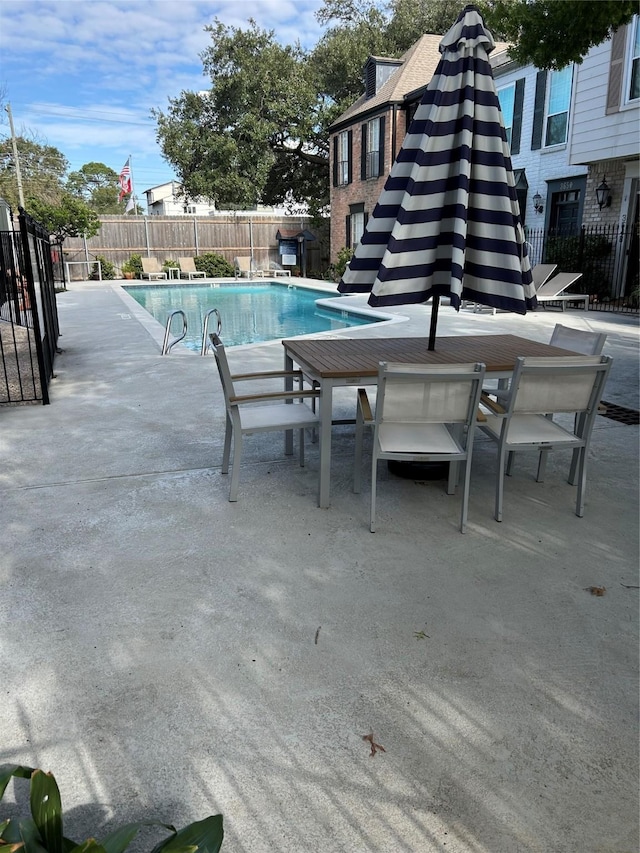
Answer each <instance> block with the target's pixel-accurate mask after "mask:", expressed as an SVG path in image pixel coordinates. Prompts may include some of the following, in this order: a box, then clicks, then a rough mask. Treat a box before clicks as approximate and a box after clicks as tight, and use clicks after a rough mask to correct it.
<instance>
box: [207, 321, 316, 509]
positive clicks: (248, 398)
mask: <svg viewBox="0 0 640 853" xmlns="http://www.w3.org/2000/svg"><path fill="white" fill-rule="evenodd" d="M209 339H210V341H211V347H212V349H213V352H214V355H215V357H216V363H217V365H218V372H219V374H220V381H221V383H222V390H223V391H224V400H225V405H226V409H227V417H226V428H225V434H224V451H223V455H222V473H223V474H228V473H229V458H230V455H231V440H232V439H233V463H232V468H231V485H230V487H229V500H230V501H232V502H233V501H237V500H238V481H239V479H240V459H241V457H242V439H243V437H244V436H245V435H251V434H252V433H255V432H286V431H287V430H294V429H297V430H299V432H300V465H302V466H303V465H304V431H305V429H307V428H313V429H315V428H316V427H317V426H318V425H319V423H320V420H319V417H318V415H316V414H315V412H313V411H312V410H311V408H310V407H309V406H308V405H307V404H306V403H305V402H303V398H305V399H306V398H310V399H313V400H315V399H317V398H318V397H319V396H320V391H318V390H315V391H309V390H305V389H304V388H303V382H304V376H303V374H302V371H301V370H292V371H270V372H267V373H243V374H237V375H235V376H232V374H231V371H230V370H229V364H228V362H227V355H226V353H225V349H224V345H223V343H222V341H221V340H220V338H219V337H218V335H217V334H215V333H213V334H211V335H209ZM268 379H284V380H286V379H288V380H289V381H291V382H292V383H293V380H294V379H295V380H297V382H298V386H299V387H298V388H297V389H294V390H291V391H287V390H286V389H285V390H278V391H261V392H259V393H255V394H246V393H244V391H243V392H241V393H238V392H237V391H236V387H235V383H236V382H248V381H251V380H268ZM255 403H257V404H258V405H254V404H255ZM267 404H269V405H267Z"/></svg>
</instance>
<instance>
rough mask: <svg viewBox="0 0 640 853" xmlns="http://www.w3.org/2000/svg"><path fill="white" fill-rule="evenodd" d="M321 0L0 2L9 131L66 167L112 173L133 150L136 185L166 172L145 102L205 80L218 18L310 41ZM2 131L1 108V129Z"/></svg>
mask: <svg viewBox="0 0 640 853" xmlns="http://www.w3.org/2000/svg"><path fill="white" fill-rule="evenodd" d="M321 5H322V0H114V2H103V0H0V101H2V103H4V104H6V103H7V102H8V103H9V104H10V105H11V112H12V114H13V123H14V127H15V132H16V135H18V136H19V135H25V136H28V137H29V138H35V140H36V141H37V142H39V143H41V144H47V145H52V146H54V147H55V148H58V149H59V150H60V151H61V152H62V153H63V154H64V155H65V157H66V158H67V160H68V161H69V164H70V171H75V170H78V169H79V168H80V167H81V166H83V165H84V164H85V163H90V162H98V163H104V164H105V165H107V166H110V167H111V168H112V169H114V171H116V172H118V173H120V171H121V169H122V167H123V166H124V164H125V162H126V161H127V158H129V156H130V157H131V172H132V175H133V182H134V192H135V195H136V196H137V197H141V196H142V194H143V193H144V191H145V190H147V189H150V188H151V187H154V186H158V185H159V184H162V183H165V182H166V181H170V180H172V178H174V177H175V176H174V173H173V170H172V169H171V166H170V165H169V164H168V163H166V162H165V161H164V159H163V157H162V153H161V151H160V147H159V146H158V144H157V142H156V138H155V129H156V125H155V121H154V119H153V118H152V117H151V115H150V111H151V109H152V108H156V109H160V110H163V111H164V110H166V108H167V106H168V101H169V98H172V97H176V96H178V95H179V94H180V93H181V92H182V91H196V92H197V91H202V90H204V89H207V88H209V86H210V81H209V78H207V77H205V76H204V75H203V72H202V62H201V60H200V54H201V53H202V51H203V50H204V49H205V48H206V47H207V46H208V45H209V44H210V36H209V34H208V33H206V32H205V31H204V27H205V26H206V25H207V24H211V23H213V21H214V18H218V19H219V20H220V21H222V23H224V24H226V25H228V26H234V27H240V28H244V27H246V26H247V25H248V20H249V18H253V19H254V20H255V21H256V22H257V23H258V25H259V26H260V27H262V28H264V29H268V30H273V31H274V32H275V37H276V39H277V40H278V41H279V42H281V43H282V44H294V43H295V41H296V40H300V42H301V44H302V46H303V47H308V48H309V47H313V45H315V44H316V42H317V41H318V39H319V38H320V35H321V28H320V26H319V24H318V22H317V21H316V19H315V12H316V11H317V10H318V9H319V8H320V6H321ZM8 135H9V121H8V114H7V112H6V111H5V110H2V111H1V113H0V136H8Z"/></svg>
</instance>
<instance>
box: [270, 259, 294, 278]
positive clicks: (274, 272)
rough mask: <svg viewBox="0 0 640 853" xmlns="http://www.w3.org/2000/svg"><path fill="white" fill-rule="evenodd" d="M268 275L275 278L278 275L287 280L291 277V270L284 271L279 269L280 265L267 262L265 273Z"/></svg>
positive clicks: (281, 268)
mask: <svg viewBox="0 0 640 853" xmlns="http://www.w3.org/2000/svg"><path fill="white" fill-rule="evenodd" d="M267 272H268V273H269V275H272V276H274V277H277V276H279V275H281V276H285V277H287V278H290V277H291V270H286V269H285V268H284V267H281V266H280V264H278V263H276V261H269V269H268V271H267Z"/></svg>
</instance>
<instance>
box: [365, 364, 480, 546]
mask: <svg viewBox="0 0 640 853" xmlns="http://www.w3.org/2000/svg"><path fill="white" fill-rule="evenodd" d="M484 373H485V366H484V364H438V365H424V364H395V363H394V364H391V363H387V362H381V364H380V368H379V372H378V385H377V397H376V412H375V417H372V416H371V412H370V407H369V401H368V397H367V395H366V392H365V391H364V390H363V389H360V390H359V392H358V409H357V416H356V447H355V476H354V484H353V489H354V491H355V492H359V491H360V468H361V466H362V433H363V429H364V426H365V423H366V422H369V423H373V428H374V432H373V452H372V459H371V518H370V525H369V526H370V530H371V532H372V533H373V532H374V531H375V521H376V485H377V471H378V460H379V459H395V460H398V461H403V462H449V463H450V464H449V479H448V483H447V494H449V495H452V494H454V492H455V487H456V485H457V481H458V467H459V465H458V463H460V462H463V463H464V467H465V473H464V484H463V489H462V510H461V515H460V532H461V533H464V530H465V525H466V522H467V507H468V503H469V480H470V477H471V456H472V453H473V435H474V429H475V424H476V413H477V410H478V403H479V400H480V393H481V390H482V380H483V379H484Z"/></svg>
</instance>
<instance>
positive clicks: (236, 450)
mask: <svg viewBox="0 0 640 853" xmlns="http://www.w3.org/2000/svg"><path fill="white" fill-rule="evenodd" d="M241 458H242V430H239V429H238V430H235V435H234V436H233V467H232V468H231V484H230V486H229V501H230V502H231V503H234V502H235V501H237V500H238V484H239V482H240V459H241Z"/></svg>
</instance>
